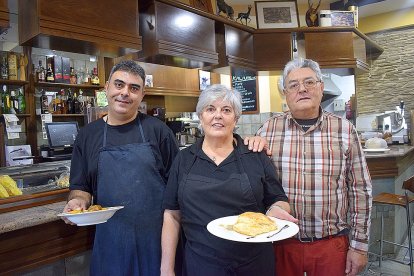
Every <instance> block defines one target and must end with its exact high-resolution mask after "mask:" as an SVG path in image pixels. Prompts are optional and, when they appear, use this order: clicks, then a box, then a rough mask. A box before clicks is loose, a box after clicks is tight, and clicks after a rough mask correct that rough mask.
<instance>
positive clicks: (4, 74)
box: [1, 54, 9, 80]
mask: <svg viewBox="0 0 414 276" xmlns="http://www.w3.org/2000/svg"><path fill="white" fill-rule="evenodd" d="M1 78H2V79H4V80H8V79H9V65H8V63H7V54H6V56H3V61H2V63H1Z"/></svg>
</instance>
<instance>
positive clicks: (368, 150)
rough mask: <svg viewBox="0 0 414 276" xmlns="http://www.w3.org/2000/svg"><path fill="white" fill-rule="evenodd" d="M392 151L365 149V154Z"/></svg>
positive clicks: (387, 149)
mask: <svg viewBox="0 0 414 276" xmlns="http://www.w3.org/2000/svg"><path fill="white" fill-rule="evenodd" d="M389 150H390V149H389V148H386V149H363V151H365V152H386V151H389Z"/></svg>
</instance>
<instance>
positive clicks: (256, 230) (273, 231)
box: [207, 212, 299, 243]
mask: <svg viewBox="0 0 414 276" xmlns="http://www.w3.org/2000/svg"><path fill="white" fill-rule="evenodd" d="M207 230H208V231H209V232H210V233H211V234H213V235H214V236H217V237H219V238H222V239H226V240H231V241H237V242H252V243H256V242H273V241H278V240H284V239H287V238H290V237H292V236H294V235H295V234H297V233H298V232H299V227H298V226H297V225H296V224H295V223H293V222H290V221H287V220H282V219H278V218H274V217H269V216H266V215H264V214H262V213H255V212H245V213H243V214H241V215H239V216H228V217H222V218H218V219H215V220H213V221H211V222H210V223H209V224H208V225H207Z"/></svg>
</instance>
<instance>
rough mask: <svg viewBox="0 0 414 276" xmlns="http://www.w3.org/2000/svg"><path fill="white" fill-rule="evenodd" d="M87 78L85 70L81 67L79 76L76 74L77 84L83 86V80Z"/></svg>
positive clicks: (78, 72)
mask: <svg viewBox="0 0 414 276" xmlns="http://www.w3.org/2000/svg"><path fill="white" fill-rule="evenodd" d="M84 78H85V71H84V70H83V68H82V67H80V68H79V69H78V70H77V74H76V83H77V84H83V79H84Z"/></svg>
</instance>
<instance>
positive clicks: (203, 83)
mask: <svg viewBox="0 0 414 276" xmlns="http://www.w3.org/2000/svg"><path fill="white" fill-rule="evenodd" d="M198 72H199V75H200V90H201V91H203V90H204V89H206V88H207V87H208V86H209V85H210V80H211V76H210V72H208V71H203V70H199V71H198Z"/></svg>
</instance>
